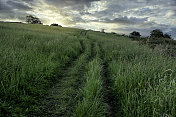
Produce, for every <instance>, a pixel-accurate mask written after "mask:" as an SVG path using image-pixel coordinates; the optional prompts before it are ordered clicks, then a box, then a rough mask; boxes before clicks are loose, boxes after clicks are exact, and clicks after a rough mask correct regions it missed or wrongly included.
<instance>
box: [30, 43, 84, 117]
mask: <svg viewBox="0 0 176 117" xmlns="http://www.w3.org/2000/svg"><path fill="white" fill-rule="evenodd" d="M80 44H81V47H82V49H83V50H82V51H81V53H80V55H79V56H78V57H77V58H74V59H73V60H72V61H71V62H69V63H68V66H67V67H66V68H64V69H63V75H61V76H60V77H59V78H58V80H57V81H56V82H55V83H54V84H55V85H53V87H51V88H50V89H49V90H48V93H47V95H46V97H45V98H44V99H43V101H42V102H43V104H42V106H41V108H40V111H39V112H38V113H35V114H34V115H33V116H37V117H40V116H42V117H58V116H60V117H61V116H63V117H67V116H68V117H69V114H70V112H71V110H72V108H71V107H72V105H73V104H74V102H73V99H74V98H75V97H76V92H77V89H78V88H77V87H78V85H79V84H78V83H77V81H78V77H79V76H80V74H74V73H72V69H73V68H74V67H75V66H76V65H77V62H79V61H78V60H79V58H80V57H81V56H82V55H83V54H84V49H85V47H84V45H83V42H82V41H80ZM80 71H81V68H80ZM81 73H82V72H81Z"/></svg>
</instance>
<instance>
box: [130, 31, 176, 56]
mask: <svg viewBox="0 0 176 117" xmlns="http://www.w3.org/2000/svg"><path fill="white" fill-rule="evenodd" d="M129 37H130V38H131V39H132V40H134V41H139V44H147V45H149V47H150V48H152V49H154V50H157V51H158V52H159V53H160V54H164V55H169V56H170V57H176V40H174V39H173V38H172V37H171V35H169V34H167V33H166V34H164V33H163V32H162V31H161V30H160V29H155V30H153V31H151V32H150V36H149V37H141V35H140V33H139V32H136V31H133V32H132V33H130V36H129Z"/></svg>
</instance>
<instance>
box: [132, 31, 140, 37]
mask: <svg viewBox="0 0 176 117" xmlns="http://www.w3.org/2000/svg"><path fill="white" fill-rule="evenodd" d="M130 36H133V37H134V36H135V37H140V36H141V34H140V33H139V32H137V31H133V32H132V33H130Z"/></svg>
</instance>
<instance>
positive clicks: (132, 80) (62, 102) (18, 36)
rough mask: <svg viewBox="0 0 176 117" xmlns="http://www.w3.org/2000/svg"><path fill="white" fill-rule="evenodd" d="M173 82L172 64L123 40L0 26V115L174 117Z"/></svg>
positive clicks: (66, 30)
mask: <svg viewBox="0 0 176 117" xmlns="http://www.w3.org/2000/svg"><path fill="white" fill-rule="evenodd" d="M175 80H176V60H175V58H167V57H164V56H161V55H159V54H158V53H157V52H155V51H153V50H151V49H150V48H148V47H147V46H142V45H139V44H138V43H136V42H133V41H131V40H130V39H129V38H127V37H123V36H117V35H114V34H108V33H100V32H94V31H86V30H81V29H74V28H62V27H50V26H43V25H30V24H15V23H0V116H42V117H43V116H56V117H57V116H63V117H70V116H74V117H103V116H106V117H117V116H124V117H145V116H155V117H161V116H175V115H176V95H175V94H176V81H175Z"/></svg>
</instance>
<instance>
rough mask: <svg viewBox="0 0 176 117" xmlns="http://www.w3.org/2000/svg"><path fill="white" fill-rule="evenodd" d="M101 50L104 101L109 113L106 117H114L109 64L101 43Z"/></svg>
mask: <svg viewBox="0 0 176 117" xmlns="http://www.w3.org/2000/svg"><path fill="white" fill-rule="evenodd" d="M99 48H100V53H101V55H100V58H101V59H102V64H103V70H102V71H103V77H104V78H103V79H104V82H103V85H104V86H103V89H104V101H105V103H106V109H107V110H106V111H107V113H106V115H105V116H106V117H114V112H113V110H114V105H113V104H112V102H113V100H114V99H113V96H112V93H111V89H110V88H111V86H110V85H111V82H110V80H109V78H108V64H107V62H106V61H105V58H104V57H105V55H104V54H105V52H104V50H103V48H102V45H101V44H100V43H99Z"/></svg>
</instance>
